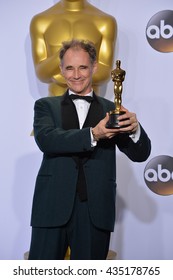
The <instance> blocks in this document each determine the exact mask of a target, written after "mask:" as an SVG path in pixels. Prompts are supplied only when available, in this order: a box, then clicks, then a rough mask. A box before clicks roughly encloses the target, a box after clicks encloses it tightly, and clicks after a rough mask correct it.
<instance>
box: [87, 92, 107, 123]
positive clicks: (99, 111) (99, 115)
mask: <svg viewBox="0 0 173 280" xmlns="http://www.w3.org/2000/svg"><path fill="white" fill-rule="evenodd" d="M93 97H94V100H93V102H92V103H91V106H90V108H89V111H88V115H87V117H86V120H85V122H84V125H83V127H88V126H89V127H94V126H96V125H97V124H98V123H99V121H100V120H101V119H103V117H104V116H103V107H102V104H101V103H100V102H99V100H98V98H97V96H96V95H95V93H94V95H93Z"/></svg>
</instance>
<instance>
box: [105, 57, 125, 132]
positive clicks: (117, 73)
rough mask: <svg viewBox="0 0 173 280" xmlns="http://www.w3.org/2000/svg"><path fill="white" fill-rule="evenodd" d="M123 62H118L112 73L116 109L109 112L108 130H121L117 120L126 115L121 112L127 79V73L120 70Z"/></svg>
mask: <svg viewBox="0 0 173 280" xmlns="http://www.w3.org/2000/svg"><path fill="white" fill-rule="evenodd" d="M120 66H121V61H120V60H117V61H116V68H115V69H114V70H112V71H111V77H112V81H113V82H114V96H115V98H114V103H115V109H114V110H113V111H110V112H109V121H108V122H107V124H106V128H120V125H119V124H118V120H117V118H118V117H119V116H120V115H122V114H124V113H125V111H122V110H121V102H122V90H123V85H122V83H123V81H124V79H125V75H126V72H125V71H124V70H123V69H121V68H120Z"/></svg>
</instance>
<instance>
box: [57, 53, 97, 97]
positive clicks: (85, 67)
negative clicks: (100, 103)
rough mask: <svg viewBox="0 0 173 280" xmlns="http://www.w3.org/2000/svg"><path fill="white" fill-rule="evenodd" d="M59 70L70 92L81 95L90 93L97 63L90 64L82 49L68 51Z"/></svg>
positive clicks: (87, 55)
mask: <svg viewBox="0 0 173 280" xmlns="http://www.w3.org/2000/svg"><path fill="white" fill-rule="evenodd" d="M60 68H61V72H62V75H63V76H64V78H65V80H66V83H67V86H68V88H69V89H70V90H72V91H73V92H75V93H76V94H81V95H85V94H87V93H89V92H90V91H91V89H92V75H93V74H94V73H95V71H96V69H97V63H94V64H92V63H91V61H90V57H89V54H88V53H87V52H85V51H84V50H83V49H68V50H67V51H66V53H65V55H64V58H63V62H62V65H61V66H60Z"/></svg>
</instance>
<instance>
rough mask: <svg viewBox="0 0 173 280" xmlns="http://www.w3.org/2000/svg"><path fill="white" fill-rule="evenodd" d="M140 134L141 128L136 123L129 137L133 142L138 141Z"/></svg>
mask: <svg viewBox="0 0 173 280" xmlns="http://www.w3.org/2000/svg"><path fill="white" fill-rule="evenodd" d="M140 135H141V128H140V125H139V124H138V127H137V130H136V131H135V132H134V133H131V134H129V137H130V138H131V139H132V140H133V142H134V143H136V142H138V140H139V138H140Z"/></svg>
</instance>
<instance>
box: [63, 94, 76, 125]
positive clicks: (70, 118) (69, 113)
mask: <svg viewBox="0 0 173 280" xmlns="http://www.w3.org/2000/svg"><path fill="white" fill-rule="evenodd" d="M61 115H62V127H63V128H64V129H66V130H67V129H73V128H79V121H78V116H77V112H76V108H75V105H74V104H73V101H72V100H71V99H70V98H69V94H68V91H67V92H66V93H65V94H64V98H63V100H62V103H61Z"/></svg>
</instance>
